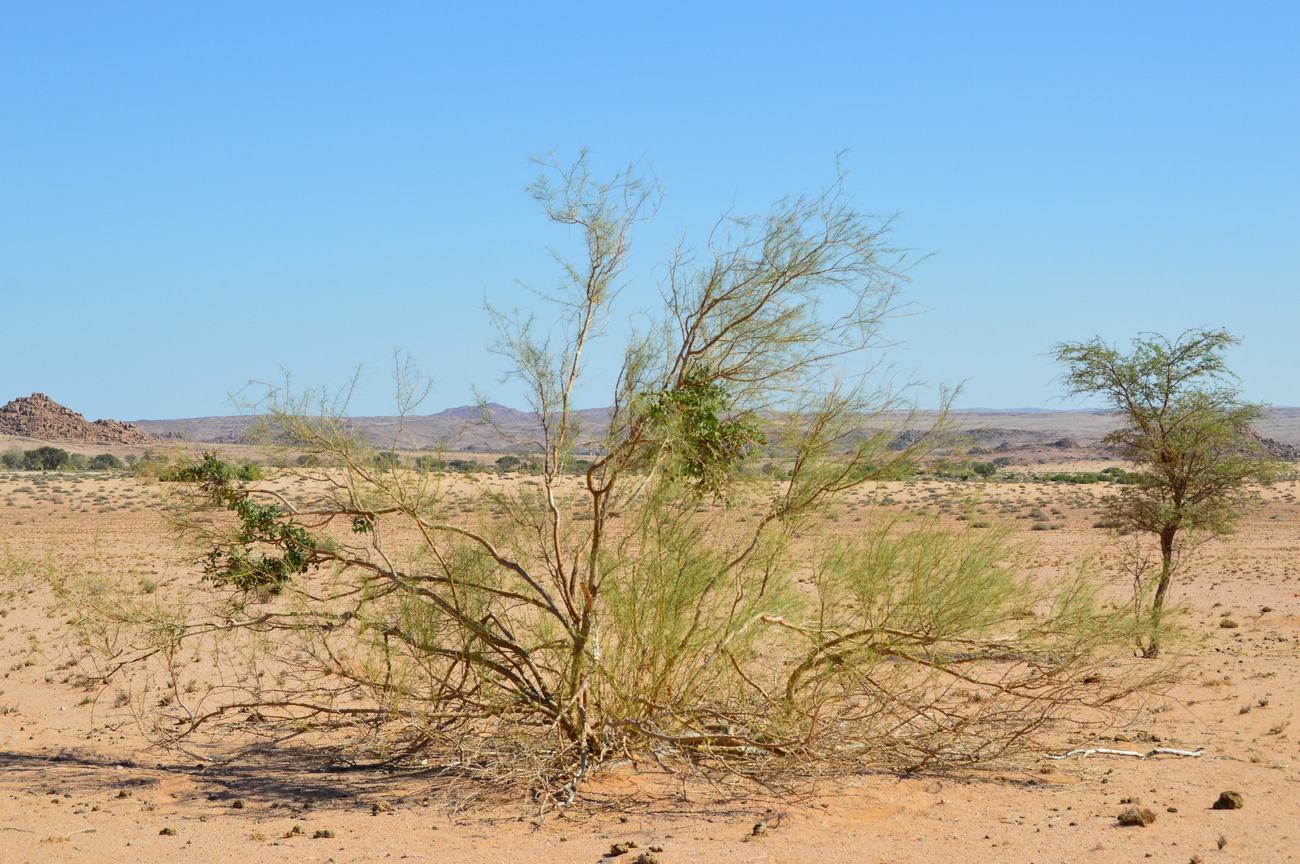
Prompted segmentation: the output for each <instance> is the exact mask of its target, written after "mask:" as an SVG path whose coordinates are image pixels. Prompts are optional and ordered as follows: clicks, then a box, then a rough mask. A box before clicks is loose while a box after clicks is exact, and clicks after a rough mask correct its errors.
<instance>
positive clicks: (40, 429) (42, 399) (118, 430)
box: [0, 393, 154, 444]
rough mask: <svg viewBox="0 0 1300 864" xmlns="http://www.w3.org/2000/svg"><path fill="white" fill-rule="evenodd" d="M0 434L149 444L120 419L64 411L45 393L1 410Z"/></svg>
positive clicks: (143, 435) (150, 438)
mask: <svg viewBox="0 0 1300 864" xmlns="http://www.w3.org/2000/svg"><path fill="white" fill-rule="evenodd" d="M0 435H16V436H19V437H22V438H35V439H36V440H38V441H70V442H74V443H79V444H149V443H152V442H153V440H154V438H153V436H152V435H150V434H149V433H148V432H145V431H144V430H142V429H139V428H138V427H135V426H132V425H131V424H130V423H123V422H121V421H120V420H96V421H95V422H94V423H91V422H88V421H87V420H86V418H85V417H83V416H82V415H80V414H78V413H77V412H76V411H73V410H72V409H71V408H65V407H64V406H62V405H60V404H59V403H58V402H55V401H54V400H53V399H51V398H50V397H49V396H46V395H45V394H44V393H33V394H32V395H31V396H25V397H21V398H18V399H15V400H13V401H12V402H10V403H9V404H8V405H5V406H4V407H3V408H0Z"/></svg>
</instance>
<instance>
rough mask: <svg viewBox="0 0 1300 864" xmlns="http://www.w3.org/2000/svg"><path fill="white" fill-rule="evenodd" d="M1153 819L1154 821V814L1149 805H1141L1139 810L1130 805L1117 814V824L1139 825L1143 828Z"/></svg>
mask: <svg viewBox="0 0 1300 864" xmlns="http://www.w3.org/2000/svg"><path fill="white" fill-rule="evenodd" d="M1154 821H1156V814H1155V812H1154V811H1153V810H1151V809H1150V808H1149V807H1143V808H1142V809H1141V810H1139V809H1138V808H1136V807H1130V808H1128V809H1127V810H1123V811H1121V812H1120V814H1119V824H1121V825H1141V826H1142V827H1144V828H1145V827H1146V826H1147V825H1150V824H1151V823H1152V822H1154Z"/></svg>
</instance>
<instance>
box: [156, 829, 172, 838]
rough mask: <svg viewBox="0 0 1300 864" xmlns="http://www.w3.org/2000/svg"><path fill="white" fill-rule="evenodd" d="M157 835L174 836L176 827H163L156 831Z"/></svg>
mask: <svg viewBox="0 0 1300 864" xmlns="http://www.w3.org/2000/svg"><path fill="white" fill-rule="evenodd" d="M158 836H159V837H175V836H176V829H175V828H164V829H162V830H161V831H159V832H158Z"/></svg>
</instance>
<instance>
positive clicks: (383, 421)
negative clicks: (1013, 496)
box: [135, 404, 1300, 459]
mask: <svg viewBox="0 0 1300 864" xmlns="http://www.w3.org/2000/svg"><path fill="white" fill-rule="evenodd" d="M576 413H577V418H578V422H579V423H580V424H581V425H582V427H584V428H586V429H588V430H590V431H591V432H592V434H593V437H594V436H596V435H597V434H598V433H599V431H600V430H601V429H602V428H603V426H604V424H605V423H606V421H607V420H608V417H609V410H608V409H606V408H596V409H587V410H584V411H578V412H576ZM487 415H488V418H489V422H486V423H485V422H484V421H483V411H482V410H481V409H480V408H478V407H476V406H462V407H459V408H448V409H447V410H445V411H439V412H438V413H436V414H426V415H420V416H413V417H405V418H399V417H353V418H351V419H350V421H349V422H350V424H351V426H352V428H353V429H355V430H356V431H357V432H359V433H360V434H361V435H363V436H364V437H365V438H366V440H367V441H369V442H370V443H371V444H374V445H375V446H379V447H393V448H396V449H401V450H438V451H443V452H489V453H500V452H510V451H517V450H522V449H525V448H526V447H527V446H528V444H529V443H531V442H535V441H537V440H538V439H539V438H540V437H541V427H540V426H539V424H538V423H537V419H536V418H535V417H534V416H533V415H532V414H531V413H528V412H526V411H519V410H516V409H514V408H510V407H507V406H505V405H497V404H492V405H488V406H487ZM934 419H935V415H934V414H933V413H932V412H921V414H919V415H918V416H917V417H916V418H915V421H916V422H915V425H916V426H917V427H918V428H924V427H926V426H928V425H929V424H930V423H932V422H933V421H934ZM952 419H953V420H954V421H955V423H956V425H957V427H958V429H959V430H960V437H961V439H962V441H963V442H964V445H966V446H969V447H972V448H975V449H976V451H977V452H980V451H985V452H992V451H994V450H1000V452H1003V453H1005V452H1006V451H1007V450H1008V449H1009V448H1016V449H1017V450H1020V451H1021V452H1022V454H1023V457H1024V458H1025V459H1030V458H1035V459H1036V458H1042V457H1046V456H1052V457H1055V458H1064V457H1065V456H1067V455H1073V457H1074V458H1080V457H1081V456H1085V455H1088V453H1089V452H1090V451H1091V449H1092V445H1094V444H1095V443H1096V442H1097V441H1098V440H1100V439H1101V438H1102V437H1103V436H1105V434H1106V433H1107V432H1109V431H1110V430H1111V429H1113V428H1115V424H1116V420H1115V418H1114V416H1112V415H1110V414H1108V413H1106V412H1102V411H1053V410H1043V409H1016V410H966V411H956V412H953V414H952ZM252 423H253V420H252V419H250V418H248V417H238V416H236V417H196V418H190V419H184V420H137V421H135V425H136V426H138V427H140V428H141V429H143V430H145V431H147V432H149V433H151V434H153V435H155V436H156V437H158V438H164V439H180V440H187V441H193V442H195V443H218V444H223V443H224V444H237V443H243V442H244V441H245V440H246V435H247V432H248V430H249V428H250V427H251V426H252ZM1255 428H1256V430H1257V431H1258V432H1259V434H1260V435H1261V436H1264V437H1265V438H1266V439H1272V440H1273V441H1274V442H1275V443H1277V444H1278V445H1279V449H1278V452H1279V453H1291V452H1293V451H1294V448H1296V447H1300V408H1273V409H1270V410H1269V411H1268V412H1267V414H1266V415H1265V416H1264V417H1263V418H1262V419H1261V420H1260V421H1259V422H1258V423H1256V424H1255ZM1288 447H1289V448H1291V449H1287V448H1288ZM1040 451H1041V452H1040Z"/></svg>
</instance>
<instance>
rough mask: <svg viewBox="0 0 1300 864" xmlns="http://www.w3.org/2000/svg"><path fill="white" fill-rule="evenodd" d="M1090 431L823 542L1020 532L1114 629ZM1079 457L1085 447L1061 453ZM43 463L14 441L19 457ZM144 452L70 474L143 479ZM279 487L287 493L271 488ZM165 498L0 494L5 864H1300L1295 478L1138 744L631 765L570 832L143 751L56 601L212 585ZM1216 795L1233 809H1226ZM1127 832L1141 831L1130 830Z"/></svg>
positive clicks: (863, 499)
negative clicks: (871, 759) (829, 762)
mask: <svg viewBox="0 0 1300 864" xmlns="http://www.w3.org/2000/svg"><path fill="white" fill-rule="evenodd" d="M1281 413H1282V416H1281V417H1274V418H1273V425H1272V426H1271V427H1270V430H1269V431H1271V432H1272V433H1273V435H1274V436H1276V437H1277V438H1279V439H1284V438H1288V437H1290V438H1291V440H1294V437H1293V436H1294V431H1293V428H1294V427H1293V426H1288V425H1287V423H1286V422H1285V420H1286V419H1287V417H1288V416H1293V415H1287V414H1286V413H1285V412H1281ZM1007 419H1008V418H1002V420H1004V421H1005V420H1007ZM1071 419H1072V418H1070V417H1068V416H1051V415H1039V416H1036V417H1035V422H1036V423H1038V424H1039V425H1040V426H1043V427H1046V428H1040V429H1038V430H1033V429H1030V430H1023V429H1022V430H1020V432H1019V433H1015V434H1019V435H1022V436H1024V435H1030V436H1032V435H1035V434H1037V435H1043V436H1047V438H1042V439H1033V440H1026V441H1022V442H1021V443H1020V444H1017V445H1015V446H1017V447H1019V446H1026V449H1025V450H1023V451H1013V450H1010V447H1006V448H1003V451H1002V452H1003V453H1008V454H1010V455H1021V456H1023V457H1024V458H1022V459H1020V460H1019V461H1020V462H1021V463H1023V464H1020V465H1014V466H1010V465H1009V466H1007V467H1004V468H1003V469H1002V470H1001V471H999V472H998V474H997V475H995V476H994V477H992V479H978V478H971V479H966V480H962V479H956V478H954V477H952V476H942V475H938V474H930V475H927V474H921V475H917V476H915V477H912V478H908V479H905V480H894V481H887V482H886V481H882V482H874V483H869V484H866V485H864V486H861V487H859V488H858V489H856V490H854V492H852V493H851V494H850V495H849V497H848V498H847V499H846V500H845V501H844V502H843V504H842V506H841V507H839V508H838V509H837V510H836V511H835V512H834V513H833V514H832V516H831V517H830V518H831V519H832V522H831V526H830V527H831V528H832V531H833V532H835V533H843V534H846V535H847V534H852V533H854V532H859V531H863V530H866V528H867V527H868V526H871V525H873V524H876V523H878V522H879V521H881V520H885V519H889V518H893V517H898V518H902V519H912V518H937V519H940V520H943V521H944V522H946V523H949V524H952V525H955V526H960V525H962V524H970V525H975V526H977V527H993V526H1006V527H1007V528H1008V530H1010V531H1011V532H1012V534H1013V536H1014V537H1015V538H1016V539H1017V540H1020V541H1023V542H1024V543H1025V544H1027V547H1028V548H1029V550H1030V552H1029V555H1030V561H1031V566H1032V569H1033V571H1034V572H1035V573H1037V574H1041V575H1043V576H1049V575H1052V574H1059V573H1061V572H1064V571H1068V570H1070V569H1072V568H1076V567H1078V566H1079V565H1080V563H1081V562H1089V563H1090V565H1091V566H1092V567H1093V568H1094V569H1095V571H1096V572H1097V573H1099V574H1101V575H1102V578H1103V579H1104V580H1105V582H1106V584H1107V585H1108V586H1109V587H1108V591H1109V592H1111V594H1112V595H1113V599H1114V602H1116V603H1123V602H1126V599H1127V595H1128V591H1129V585H1128V583H1127V580H1128V578H1129V577H1128V576H1127V575H1126V573H1125V569H1124V560H1123V556H1122V550H1121V546H1120V544H1119V543H1117V541H1116V540H1115V539H1114V538H1113V537H1112V536H1111V535H1110V532H1108V531H1107V530H1105V529H1104V528H1099V527H1097V513H1098V512H1099V511H1098V505H1099V502H1100V501H1101V500H1102V499H1103V498H1104V497H1105V496H1106V495H1109V494H1113V491H1114V487H1113V486H1110V485H1108V484H1105V483H1090V484H1076V483H1067V482H1060V481H1050V480H1047V479H1046V477H1047V476H1048V475H1050V474H1060V473H1063V472H1065V473H1069V472H1075V473H1079V472H1098V471H1101V470H1102V469H1104V468H1106V467H1108V466H1111V465H1114V464H1116V462H1115V461H1114V460H1113V459H1107V458H1105V454H1098V453H1095V452H1092V453H1089V450H1088V448H1089V446H1090V444H1091V442H1092V440H1094V439H1095V438H1096V437H1097V434H1098V432H1097V427H1096V425H1095V424H1094V425H1092V426H1089V425H1077V424H1076V425H1074V426H1071ZM1008 434H1009V435H1010V434H1011V433H1008ZM988 437H989V436H988V435H987V434H986V435H984V436H983V438H985V439H987V438H988ZM1061 437H1069V438H1070V439H1071V442H1070V444H1069V445H1068V446H1057V447H1053V446H1051V441H1050V440H1047V439H1048V438H1052V439H1056V440H1059V438H1061ZM36 440H37V439H33V438H30V437H13V436H10V437H9V438H6V439H5V440H3V441H0V449H3V448H6V447H25V446H31V445H32V444H33V442H34V441H36ZM56 443H57V442H56ZM983 443H984V444H990V443H991V444H992V446H993V447H997V446H998V445H997V443H996V442H990V441H988V440H985V441H984V442H983ZM61 446H74V445H73V444H71V443H69V442H67V441H63V442H62V444H61ZM141 446H142V445H141V444H140V443H139V442H135V443H116V444H111V443H106V442H103V441H82V442H80V443H78V444H76V445H75V447H74V449H77V448H79V449H81V450H84V451H85V452H86V453H94V452H99V451H100V450H102V449H103V448H105V447H107V448H108V449H110V450H116V451H118V452H120V453H121V455H122V456H124V457H125V456H127V455H131V454H132V451H133V450H135V451H138V452H142V451H141V450H140V448H141ZM158 446H162V445H161V444H159V445H158ZM190 446H203V445H194V444H191V445H190ZM207 446H209V447H211V446H217V447H221V446H225V447H227V448H231V447H233V448H235V449H236V450H240V448H244V447H247V450H246V451H245V454H244V456H243V457H241V458H247V454H251V453H253V452H254V451H253V448H251V447H248V445H220V444H208V445H207ZM974 446H982V445H974ZM145 449H148V448H145ZM488 462H489V463H490V460H488ZM260 482H262V483H264V484H266V485H267V486H268V487H269V488H288V486H289V478H288V477H286V476H283V475H281V474H278V473H277V471H276V469H274V468H268V469H267V475H266V477H265V479H264V480H262V481H260ZM523 482H527V478H526V476H523V475H518V474H513V473H497V472H484V473H482V474H468V475H459V476H456V477H454V478H451V479H450V480H449V481H448V485H447V486H446V494H448V495H450V496H453V497H457V498H461V497H463V498H464V499H465V500H472V499H473V498H475V497H477V496H481V495H482V494H483V492H484V490H486V489H489V488H497V489H502V488H507V487H509V486H510V485H511V484H518V483H523ZM173 486H174V484H167V483H159V482H157V480H156V478H150V477H147V476H144V477H140V476H132V475H131V474H128V473H124V472H120V471H119V472H92V471H71V470H68V471H49V472H41V471H8V472H5V473H3V474H0V526H3V530H2V532H0V537H2V538H3V540H2V541H0V556H2V557H0V565H2V568H3V584H2V586H0V588H2V589H3V593H2V594H0V598H2V600H0V615H2V616H3V621H4V628H3V641H0V659H3V667H4V671H3V679H0V740H3V742H4V745H3V749H2V750H0V760H3V768H4V770H3V773H2V774H0V859H3V860H4V861H14V862H45V861H88V862H96V861H98V862H117V861H123V862H127V861H132V862H134V861H139V862H154V861H157V862H164V861H176V860H203V861H214V862H224V861H230V862H235V861H239V862H249V861H281V860H293V861H335V862H344V861H348V862H351V861H376V860H382V859H404V858H409V859H422V860H449V859H452V860H455V859H459V860H465V861H495V860H533V861H539V862H542V861H546V862H549V861H556V862H560V861H564V862H572V861H590V862H593V864H594V862H598V861H602V860H620V861H634V860H639V861H643V862H649V861H661V862H665V864H672V862H688V861H690V862H704V861H710V862H712V861H718V862H751V861H781V862H809V864H812V862H827V861H843V862H859V861H867V862H877V861H879V862H917V864H924V862H940V861H945V862H947V861H972V862H974V861H989V860H995V859H1003V860H1009V861H1026V862H1058V861H1059V862H1066V861H1070V862H1074V861H1131V860H1146V859H1150V860H1153V861H1164V862H1197V861H1224V862H1227V861H1281V860H1289V859H1290V857H1291V855H1292V854H1293V853H1292V851H1291V850H1292V849H1293V848H1294V847H1295V845H1296V841H1297V839H1298V835H1297V831H1298V830H1300V829H1298V828H1297V826H1300V794H1297V791H1298V790H1297V784H1298V783H1300V775H1298V774H1297V757H1298V756H1300V753H1297V746H1298V745H1297V740H1296V737H1295V730H1294V728H1293V727H1292V723H1293V721H1294V719H1295V715H1296V712H1297V710H1298V709H1300V652H1297V650H1296V645H1297V640H1298V639H1300V541H1298V540H1297V537H1300V498H1298V497H1297V496H1298V495H1300V480H1297V479H1296V478H1295V476H1294V472H1291V473H1290V474H1289V475H1288V476H1287V477H1286V478H1285V479H1283V480H1281V481H1280V482H1277V483H1276V484H1274V485H1272V486H1270V487H1268V488H1264V489H1260V490H1259V493H1260V496H1261V499H1262V506H1261V507H1260V508H1259V509H1257V510H1254V511H1252V512H1251V513H1250V514H1249V516H1248V518H1247V519H1246V521H1245V522H1244V524H1243V525H1242V526H1241V528H1240V530H1239V531H1238V533H1237V534H1236V535H1235V536H1233V537H1232V538H1230V539H1228V540H1225V541H1216V542H1213V543H1209V544H1207V545H1205V546H1204V547H1203V548H1202V549H1200V550H1199V552H1198V554H1197V557H1196V558H1195V560H1194V561H1192V562H1191V563H1190V564H1189V566H1188V568H1187V570H1186V572H1185V573H1182V574H1180V578H1179V581H1178V582H1177V584H1176V585H1175V589H1174V592H1175V595H1174V603H1175V604H1176V606H1177V608H1178V610H1179V614H1178V617H1177V618H1176V622H1177V626H1178V627H1179V628H1180V629H1181V631H1182V634H1183V635H1182V638H1181V639H1180V640H1179V641H1178V642H1177V644H1176V646H1175V647H1174V648H1173V649H1171V652H1170V653H1172V654H1173V655H1175V657H1176V661H1177V663H1178V664H1179V665H1180V667H1181V668H1180V670H1179V675H1178V681H1177V683H1176V684H1174V685H1173V686H1172V687H1169V688H1168V689H1166V690H1164V691H1162V692H1159V693H1151V694H1147V695H1145V696H1143V697H1142V699H1141V700H1140V704H1136V705H1135V706H1134V708H1133V710H1132V711H1131V712H1130V713H1129V714H1128V715H1127V716H1129V717H1130V718H1131V720H1130V721H1129V722H1126V723H1124V724H1123V725H1116V726H1111V727H1109V728H1102V729H1095V728H1094V729H1091V730H1089V731H1088V734H1087V735H1077V734H1062V735H1060V736H1059V737H1058V739H1056V740H1055V741H1054V742H1051V745H1050V746H1043V747H1040V748H1039V749H1036V750H1034V751H1032V752H1026V753H1019V754H1017V755H1016V756H1014V757H1012V758H1008V759H1002V760H997V761H994V762H992V763H989V764H986V765H981V766H978V767H974V768H964V769H951V770H935V771H921V772H917V773H912V774H907V773H900V772H898V771H895V770H890V769H889V768H888V767H887V766H882V767H879V768H871V767H864V768H862V769H861V770H858V771H856V772H853V773H841V774H839V775H837V776H833V777H827V776H821V777H817V776H814V773H809V775H808V776H807V777H806V778H805V779H799V778H797V777H796V778H794V779H793V780H792V782H791V783H790V784H789V785H787V786H785V787H783V788H781V789H773V788H764V787H763V786H762V785H760V784H757V783H754V782H751V781H749V780H746V779H743V778H742V777H740V776H734V775H727V774H726V773H723V774H721V775H719V774H718V773H717V772H711V773H700V772H691V771H686V772H677V773H672V772H671V768H670V767H669V766H666V765H662V764H656V763H655V762H654V761H636V760H621V761H616V762H614V763H611V764H609V765H608V766H606V767H603V768H602V770H601V771H600V772H599V773H597V774H595V775H593V776H592V777H590V778H589V779H588V780H587V782H586V783H585V784H584V785H583V786H582V787H581V789H580V794H579V796H578V798H577V799H576V800H575V801H574V803H573V804H572V805H570V806H567V807H556V806H553V805H551V806H542V805H539V803H538V802H537V801H536V800H535V799H533V798H530V796H529V795H528V794H527V790H525V789H520V790H519V791H518V792H517V793H516V794H511V793H509V792H508V791H507V792H503V791H502V790H501V789H500V788H499V787H496V786H493V787H487V786H484V787H482V788H477V787H476V786H475V785H474V784H473V783H472V782H461V783H457V784H451V785H448V783H447V782H446V781H445V779H444V778H439V777H437V776H432V775H431V774H430V772H422V771H421V770H420V768H419V766H418V765H414V766H413V765H405V766H402V767H401V768H400V769H397V768H392V769H390V768H364V767H362V768H352V769H350V770H340V767H339V766H338V765H335V764H331V763H330V761H329V760H328V759H325V758H323V757H322V756H321V754H319V753H317V752H313V751H312V750H311V749H310V748H309V747H299V746H294V745H293V744H288V745H286V746H284V747H282V748H277V749H274V750H270V751H267V752H264V753H261V754H259V755H257V756H255V757H250V758H247V759H245V760H241V761H237V762H233V763H229V764H219V763H210V762H205V761H198V760H196V759H195V758H194V757H193V756H192V755H191V754H187V753H185V752H179V751H177V750H168V749H159V748H156V747H154V746H151V744H150V741H149V740H148V739H147V738H145V737H144V736H143V735H142V733H141V731H140V728H139V727H138V726H137V724H136V723H135V722H134V718H135V714H134V711H133V708H132V706H131V705H130V704H128V701H127V700H126V699H125V698H124V697H121V696H120V691H117V690H115V689H114V687H113V685H111V684H110V685H108V686H89V687H87V686H83V676H81V675H79V672H81V671H82V666H81V661H82V659H83V658H82V655H81V652H80V651H79V649H78V647H77V646H76V644H75V643H74V642H73V641H72V640H71V637H70V628H69V627H68V623H69V622H68V620H67V619H68V616H69V614H70V610H69V609H68V608H67V607H66V605H61V604H60V603H59V602H57V600H56V598H55V596H54V594H53V592H52V589H51V584H52V579H51V577H52V576H55V575H57V574H66V573H74V572H75V573H80V574H89V575H92V576H94V575H95V574H101V575H102V576H103V577H104V578H106V579H107V578H111V579H115V580H119V581H121V580H126V581H127V582H128V583H130V584H132V585H134V586H136V589H137V590H138V592H140V594H141V595H151V594H154V593H155V592H156V594H157V595H159V596H163V595H166V594H168V593H169V592H178V591H182V590H188V589H190V588H192V587H193V586H195V585H197V584H198V580H199V575H200V574H199V571H198V570H197V568H196V567H195V565H194V564H193V562H192V558H193V551H192V550H189V549H186V548H185V547H183V546H181V545H178V544H177V543H176V541H175V538H174V536H173V534H172V532H171V530H170V528H169V522H168V518H167V517H168V512H169V510H170V509H171V507H172V506H173V504H174V494H175V493H174V489H173V488H172V487H173ZM1158 748H1167V749H1168V750H1169V751H1173V752H1167V753H1160V752H1157V751H1158ZM1090 751H1095V752H1090ZM1106 751H1112V752H1106ZM1134 754H1141V756H1142V758H1139V756H1138V755H1134ZM1147 754H1150V755H1147ZM1180 754H1181V755H1180ZM1224 792H1231V793H1236V796H1237V797H1236V798H1234V799H1233V800H1234V801H1235V802H1238V803H1240V807H1239V808H1237V809H1221V808H1222V807H1223V805H1222V804H1220V805H1219V807H1216V802H1218V801H1219V800H1220V796H1221V793H1224ZM1229 797H1230V798H1232V796H1229ZM1225 800H1226V799H1225ZM1125 811H1134V812H1135V813H1137V814H1138V817H1133V816H1130V818H1135V819H1137V821H1140V822H1146V823H1148V824H1138V825H1125V824H1121V820H1120V816H1121V814H1123V813H1125ZM1144 811H1145V815H1143V814H1144ZM1139 817H1140V818H1139Z"/></svg>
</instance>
